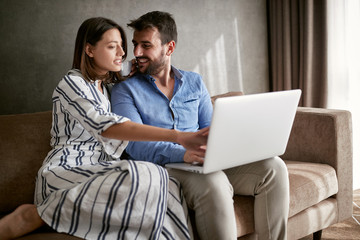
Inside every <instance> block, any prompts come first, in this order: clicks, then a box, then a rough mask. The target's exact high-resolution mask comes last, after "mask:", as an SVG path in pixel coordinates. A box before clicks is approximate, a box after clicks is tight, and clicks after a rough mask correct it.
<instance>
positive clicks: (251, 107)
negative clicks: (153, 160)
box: [165, 89, 301, 174]
mask: <svg viewBox="0 0 360 240" xmlns="http://www.w3.org/2000/svg"><path fill="white" fill-rule="evenodd" d="M300 95H301V90H299V89H296V90H288V91H278V92H268V93H260V94H251V95H244V96H233V97H226V98H218V99H217V100H215V103H214V113H213V116H212V120H211V126H210V131H209V136H208V141H207V149H206V153H205V159H204V164H203V165H196V164H191V163H170V164H166V165H165V167H167V168H175V169H181V170H185V171H191V172H195V173H202V174H207V173H211V172H215V171H219V170H223V169H227V168H232V167H236V166H240V165H244V164H248V163H252V162H256V161H260V160H263V159H267V158H272V157H275V156H279V155H282V154H284V152H285V149H286V146H287V142H288V140H289V136H290V132H291V128H292V125H293V121H294V118H295V114H296V110H297V106H298V104H299V99H300Z"/></svg>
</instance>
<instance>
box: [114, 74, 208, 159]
mask: <svg viewBox="0 0 360 240" xmlns="http://www.w3.org/2000/svg"><path fill="white" fill-rule="evenodd" d="M172 72H173V73H174V77H175V87H174V93H173V97H172V99H171V101H169V99H168V98H167V97H166V96H165V95H164V94H163V93H162V92H161V91H160V90H159V89H158V87H157V86H156V84H155V79H154V78H152V77H151V76H150V75H143V74H136V75H134V76H133V77H131V78H129V79H127V80H126V81H124V82H122V83H119V84H116V85H115V86H114V87H113V89H112V93H111V105H112V111H113V112H114V113H116V114H118V115H120V116H124V117H128V118H130V119H131V120H132V121H133V122H137V123H142V124H148V125H152V126H157V127H162V128H168V129H176V130H179V131H192V132H194V131H197V130H199V129H201V128H204V127H207V126H209V125H210V121H211V116H212V111H213V108H212V104H211V99H210V95H209V93H208V91H207V89H206V87H205V85H204V83H203V81H202V78H201V76H200V75H199V74H197V73H194V72H186V71H182V70H178V69H176V68H175V67H172ZM185 151H186V150H185V149H184V148H183V147H182V146H181V145H179V144H176V143H170V142H129V145H128V146H127V148H126V152H127V153H128V154H129V155H130V157H131V159H136V160H142V161H149V162H154V163H157V164H160V165H164V164H166V163H170V162H171V163H173V162H183V157H184V154H185Z"/></svg>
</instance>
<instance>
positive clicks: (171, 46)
mask: <svg viewBox="0 0 360 240" xmlns="http://www.w3.org/2000/svg"><path fill="white" fill-rule="evenodd" d="M167 45H168V50H167V52H166V55H168V56H170V55H171V54H172V53H173V52H174V51H175V46H176V43H175V41H173V40H172V41H170V42H168V43H167Z"/></svg>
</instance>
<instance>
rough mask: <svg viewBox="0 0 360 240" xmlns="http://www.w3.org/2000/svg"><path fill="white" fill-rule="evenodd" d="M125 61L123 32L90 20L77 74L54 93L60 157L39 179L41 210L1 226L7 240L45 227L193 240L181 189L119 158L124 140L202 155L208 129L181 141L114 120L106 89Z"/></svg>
mask: <svg viewBox="0 0 360 240" xmlns="http://www.w3.org/2000/svg"><path fill="white" fill-rule="evenodd" d="M125 57H126V37H125V33H124V31H123V29H122V28H121V27H120V26H119V25H117V24H116V23H114V22H113V21H111V20H109V19H105V18H91V19H88V20H86V21H85V22H84V23H83V24H82V25H81V26H80V28H79V31H78V33H77V38H76V44H75V53H74V61H73V69H72V70H70V71H69V72H68V74H67V75H66V76H65V77H64V78H63V79H62V80H61V81H60V82H59V84H58V86H57V87H56V89H55V91H54V93H53V123H52V129H51V135H52V138H51V145H52V147H53V149H52V150H51V151H50V152H49V153H48V155H47V157H46V158H45V160H44V162H43V166H42V167H41V168H40V170H39V172H38V176H37V182H36V189H35V204H36V207H35V206H34V205H22V206H20V207H19V208H18V209H17V210H15V211H14V212H13V213H12V214H10V215H8V216H7V217H5V218H4V219H2V220H1V222H0V223H1V224H0V230H1V231H3V232H5V230H6V229H7V233H9V236H8V237H15V236H20V235H22V234H24V233H27V232H30V231H32V230H34V229H36V228H38V227H39V226H41V225H43V224H44V223H46V224H48V225H49V226H51V227H52V228H53V229H55V230H56V231H58V232H66V233H68V234H71V235H74V236H78V237H81V238H89V239H95V238H104V239H106V238H108V239H124V238H125V239H135V238H137V237H138V238H139V239H144V238H146V239H158V238H173V239H186V238H190V236H191V233H190V232H191V231H189V230H188V228H187V217H186V216H185V213H184V209H183V207H186V206H185V205H182V204H181V203H184V204H185V201H182V199H181V194H180V190H179V187H178V184H177V182H176V181H175V180H173V179H171V180H169V177H168V175H167V172H166V170H164V169H163V168H162V167H160V166H157V165H155V164H152V163H148V162H140V161H136V162H134V161H127V160H120V159H119V157H120V155H121V153H122V151H123V150H124V148H125V147H126V144H127V142H126V141H124V140H132V141H136V140H142V141H171V142H177V143H180V144H182V145H184V147H186V148H188V149H192V150H196V151H199V152H203V150H202V148H201V146H202V145H204V144H205V142H206V135H207V129H205V130H204V131H201V132H198V133H181V132H177V131H175V130H167V129H161V128H155V127H151V126H145V125H139V124H136V123H133V122H131V121H128V120H129V119H126V118H124V117H121V116H118V115H115V114H113V113H111V111H110V103H109V100H108V97H109V92H108V90H107V88H106V87H105V86H106V84H107V83H111V82H114V81H117V80H119V79H121V77H120V76H119V74H118V73H119V71H120V70H121V63H122V61H124V59H125ZM34 213H35V214H34ZM16 219H17V220H16ZM14 221H18V222H17V224H16V225H17V226H14V224H12V225H11V223H14ZM21 224H24V226H23V227H20V226H22V225H21ZM16 227H17V229H16ZM4 229H5V230H4ZM11 234H12V235H11Z"/></svg>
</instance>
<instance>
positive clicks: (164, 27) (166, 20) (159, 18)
mask: <svg viewBox="0 0 360 240" xmlns="http://www.w3.org/2000/svg"><path fill="white" fill-rule="evenodd" d="M128 26H129V27H131V28H132V29H134V30H137V31H142V30H144V29H146V28H157V29H158V31H159V33H160V39H161V44H163V45H164V44H166V43H168V42H170V41H175V42H177V30H176V23H175V20H174V19H173V18H172V16H171V14H170V13H167V12H160V11H153V12H148V13H146V14H144V15H142V16H141V17H139V18H138V19H135V20H132V21H131V22H130V23H129V24H128Z"/></svg>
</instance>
